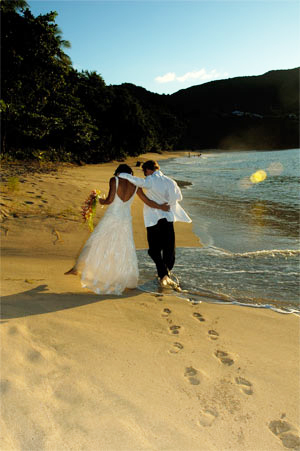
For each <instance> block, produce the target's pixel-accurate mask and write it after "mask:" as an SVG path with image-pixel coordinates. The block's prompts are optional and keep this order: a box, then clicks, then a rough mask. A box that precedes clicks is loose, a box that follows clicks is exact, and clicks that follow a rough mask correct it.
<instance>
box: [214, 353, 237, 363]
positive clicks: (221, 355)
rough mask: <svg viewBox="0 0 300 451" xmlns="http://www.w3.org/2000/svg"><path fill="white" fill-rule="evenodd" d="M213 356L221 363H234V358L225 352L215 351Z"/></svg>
mask: <svg viewBox="0 0 300 451" xmlns="http://www.w3.org/2000/svg"><path fill="white" fill-rule="evenodd" d="M215 356H216V357H217V358H218V359H219V360H220V361H221V362H222V363H223V365H227V366H230V365H233V364H234V360H233V359H231V358H230V357H229V355H228V353H227V352H224V351H216V352H215Z"/></svg>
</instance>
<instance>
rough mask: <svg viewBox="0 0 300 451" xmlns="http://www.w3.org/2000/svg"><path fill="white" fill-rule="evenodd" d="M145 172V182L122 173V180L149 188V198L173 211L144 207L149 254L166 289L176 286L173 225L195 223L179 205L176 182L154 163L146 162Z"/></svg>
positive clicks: (180, 197) (152, 161) (179, 195)
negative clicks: (173, 273)
mask: <svg viewBox="0 0 300 451" xmlns="http://www.w3.org/2000/svg"><path fill="white" fill-rule="evenodd" d="M142 169H143V172H144V175H145V177H146V178H145V179H142V178H139V177H134V176H133V175H130V174H128V173H127V174H123V173H121V174H119V177H120V178H121V179H126V180H128V181H130V182H131V183H133V184H134V185H136V186H138V187H140V188H142V187H143V188H145V189H147V197H148V198H149V199H151V200H153V201H156V202H158V203H159V204H164V203H168V204H169V205H170V207H171V208H170V211H165V210H162V209H161V210H157V209H152V208H149V206H148V205H147V203H145V205H144V222H145V227H146V228H147V239H148V244H149V250H148V254H149V256H150V257H151V258H152V260H153V261H154V263H155V265H156V269H157V274H158V277H159V279H160V283H161V285H162V286H163V287H173V288H175V287H177V284H176V283H175V282H174V281H173V280H172V279H171V278H170V271H171V269H172V268H173V266H174V263H175V232H174V222H175V221H181V222H192V220H191V218H190V217H189V216H188V215H187V214H186V212H185V211H184V210H183V208H182V207H181V206H180V205H179V201H181V200H182V194H181V191H180V188H179V186H178V185H177V183H176V182H175V181H174V180H172V179H171V178H169V177H167V176H165V175H164V174H163V173H162V172H161V171H160V170H159V169H160V168H159V165H158V163H157V162H156V161H154V160H149V161H146V162H145V163H143V165H142Z"/></svg>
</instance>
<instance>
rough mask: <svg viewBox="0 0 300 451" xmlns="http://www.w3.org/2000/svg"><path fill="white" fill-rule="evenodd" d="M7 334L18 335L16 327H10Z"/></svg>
mask: <svg viewBox="0 0 300 451" xmlns="http://www.w3.org/2000/svg"><path fill="white" fill-rule="evenodd" d="M8 333H9V335H15V334H17V333H18V329H17V327H16V326H12V327H10V328H9V329H8Z"/></svg>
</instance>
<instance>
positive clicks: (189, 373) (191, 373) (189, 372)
mask: <svg viewBox="0 0 300 451" xmlns="http://www.w3.org/2000/svg"><path fill="white" fill-rule="evenodd" d="M197 374H198V371H197V370H196V369H195V368H193V367H192V366H189V367H187V368H186V369H185V372H184V376H185V377H186V378H187V380H188V381H189V383H190V384H192V385H199V384H200V380H199V379H198V378H197V377H196V376H197Z"/></svg>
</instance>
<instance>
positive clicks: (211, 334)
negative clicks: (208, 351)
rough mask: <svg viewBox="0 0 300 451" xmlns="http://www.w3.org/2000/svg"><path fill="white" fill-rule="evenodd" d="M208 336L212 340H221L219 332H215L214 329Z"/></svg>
mask: <svg viewBox="0 0 300 451" xmlns="http://www.w3.org/2000/svg"><path fill="white" fill-rule="evenodd" d="M208 335H209V338H210V339H211V340H217V339H218V338H219V334H218V332H217V331H216V330H213V329H211V330H209V331H208Z"/></svg>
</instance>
